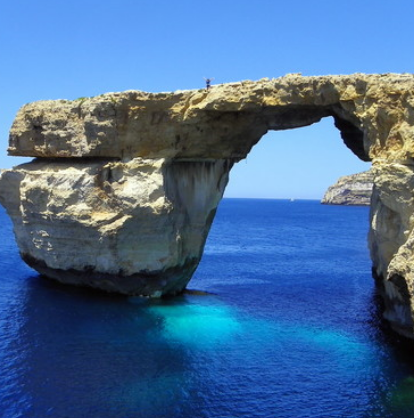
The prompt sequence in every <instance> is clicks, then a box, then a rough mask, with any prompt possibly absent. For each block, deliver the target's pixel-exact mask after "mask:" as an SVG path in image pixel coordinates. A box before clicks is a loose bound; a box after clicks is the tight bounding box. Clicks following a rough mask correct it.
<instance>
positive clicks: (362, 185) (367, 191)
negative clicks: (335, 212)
mask: <svg viewBox="0 0 414 418" xmlns="http://www.w3.org/2000/svg"><path fill="white" fill-rule="evenodd" d="M373 181H374V175H373V174H372V173H371V171H369V170H368V171H364V172H362V173H357V174H351V175H349V176H343V177H340V178H339V179H338V181H337V182H336V183H335V184H333V185H332V186H330V187H328V190H327V191H326V192H325V195H324V196H323V198H322V200H321V203H322V204H324V205H345V206H368V205H370V204H371V195H372V186H373Z"/></svg>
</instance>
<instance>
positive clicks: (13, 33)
mask: <svg viewBox="0 0 414 418" xmlns="http://www.w3.org/2000/svg"><path fill="white" fill-rule="evenodd" d="M413 16H414V2H412V0H393V1H392V2H391V1H386V0H383V1H380V0H376V1H371V0H365V1H364V0H347V1H346V2H336V1H327V0H317V1H316V0H301V1H299V0H290V1H287V0H284V1H279V0H254V1H253V0H249V1H247V0H210V1H207V2H201V1H198V0H191V1H190V0H175V1H174V0H116V1H107V0H71V1H64V0H36V1H33V0H13V1H11V0H7V1H6V0H0V57H1V58H2V60H1V67H0V167H2V168H9V167H12V166H13V165H17V164H20V163H22V162H24V161H27V159H23V158H17V157H8V156H7V142H8V132H9V129H10V126H11V124H12V122H13V119H14V117H15V115H16V112H17V111H18V109H19V108H20V107H21V106H22V105H23V104H25V103H28V102H32V101H37V100H45V99H47V100H49V99H76V98H79V97H87V96H95V95H99V94H102V93H106V92H115V91H124V90H131V89H134V90H143V91H149V92H160V91H175V90H182V89H198V88H200V87H204V79H203V78H204V77H208V78H213V77H214V81H213V84H221V83H227V82H234V81H240V80H247V79H248V80H258V79H260V78H263V77H269V78H276V77H280V76H283V75H285V74H287V73H297V72H300V73H302V75H309V76H310V75H328V74H352V73H355V72H364V73H389V72H397V73H401V72H412V69H413V68H414V54H413V53H412V52H413V40H414V25H413V23H412V22H413ZM368 168H369V164H367V163H363V162H361V161H360V160H358V158H357V157H356V156H354V155H353V154H352V153H351V152H350V151H349V150H348V149H347V148H346V147H345V146H344V145H343V143H342V140H341V138H340V135H339V131H338V130H337V129H336V128H335V127H334V126H333V122H332V120H330V119H328V118H327V119H324V120H322V121H321V122H320V123H318V124H315V125H312V126H310V127H306V128H300V129H295V130H289V131H279V132H270V133H268V134H267V135H265V136H264V137H263V138H262V139H261V140H260V142H259V143H258V144H257V145H256V146H255V147H254V148H253V150H252V152H251V153H250V154H249V155H248V157H247V159H246V160H243V161H241V162H239V163H238V164H236V166H235V167H234V168H233V170H232V172H231V175H230V182H229V185H228V187H227V190H226V194H225V196H227V197H259V198H304V199H319V198H321V197H322V195H323V193H324V192H325V190H326V188H327V187H328V186H329V185H330V184H332V183H333V182H335V181H336V180H337V178H338V177H339V176H341V175H346V174H353V173H356V172H359V171H363V170H366V169H368Z"/></svg>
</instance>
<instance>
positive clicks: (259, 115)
mask: <svg viewBox="0 0 414 418" xmlns="http://www.w3.org/2000/svg"><path fill="white" fill-rule="evenodd" d="M413 91H414V76H413V75H412V74H373V75H366V74H353V75H336V76H315V77H302V76H301V75H300V74H289V75H286V76H284V77H280V78H276V79H262V80H259V81H255V82H254V81H242V82H237V83H229V84H222V85H214V86H212V87H211V88H210V89H209V90H206V89H200V90H187V91H176V92H172V93H146V92H141V91H126V92H122V93H107V94H103V95H100V96H97V97H93V98H80V99H78V100H73V101H68V100H54V101H40V102H34V103H30V104H27V105H25V106H23V107H22V108H21V109H20V111H19V112H18V114H17V116H16V119H15V121H14V123H13V126H12V128H11V131H10V139H9V149H8V152H9V154H10V155H19V156H32V157H49V158H56V157H64V158H68V157H69V158H73V157H76V158H82V157H105V158H120V159H123V158H134V157H145V158H160V157H161V158H163V157H165V158H183V159H200V158H202V159H206V158H213V159H217V158H233V159H241V158H244V157H245V156H246V155H247V153H248V152H249V151H250V149H251V147H252V146H253V145H254V144H255V143H256V142H257V141H258V140H259V139H260V138H261V136H262V135H264V134H265V133H266V132H267V131H268V130H281V129H289V128H295V127H299V126H306V125H310V124H312V123H315V122H318V121H319V120H320V119H321V118H323V117H327V116H333V118H334V119H335V123H336V125H337V126H338V128H339V129H340V130H341V132H342V135H343V138H344V141H345V143H346V144H347V146H349V147H350V148H351V149H352V150H353V151H354V152H355V153H356V154H357V155H358V156H359V157H361V158H363V159H366V160H369V159H375V158H387V159H389V158H393V159H397V160H406V159H407V158H412V155H413V154H414V149H413V145H412V144H413V143H414V142H413V140H414V135H413V131H412V126H413V125H414V108H413V105H414V97H413ZM351 131H352V132H351Z"/></svg>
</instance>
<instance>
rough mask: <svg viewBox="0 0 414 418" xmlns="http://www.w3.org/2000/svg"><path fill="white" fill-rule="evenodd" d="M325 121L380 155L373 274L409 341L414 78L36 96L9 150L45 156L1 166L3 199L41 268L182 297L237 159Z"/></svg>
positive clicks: (63, 276) (26, 253)
mask: <svg viewBox="0 0 414 418" xmlns="http://www.w3.org/2000/svg"><path fill="white" fill-rule="evenodd" d="M324 117H332V118H333V120H334V123H335V125H336V126H337V128H338V129H339V130H340V132H341V136H342V138H343V141H344V143H345V145H346V146H347V147H348V148H350V149H351V151H352V152H353V153H354V154H355V155H356V156H358V157H359V158H361V159H363V160H364V161H372V165H373V173H374V189H373V198H372V205H371V230H370V238H369V242H370V248H371V256H372V261H373V272H374V276H375V277H376V279H377V283H378V286H379V288H380V289H381V290H382V293H383V296H384V300H385V302H386V317H387V318H388V319H389V320H390V322H391V324H392V326H393V327H394V329H396V330H397V331H398V332H400V333H402V334H404V335H407V336H410V337H412V336H413V335H414V332H413V319H412V318H413V312H414V305H413V294H414V284H413V283H414V271H413V268H412V266H413V262H414V236H413V232H412V231H413V226H414V197H413V186H414V172H413V167H414V160H413V157H414V128H413V126H414V77H413V75H412V74H383V75H365V74H354V75H349V76H348V75H340V76H321V77H302V76H300V75H299V74H291V75H287V76H285V77H280V78H277V79H272V80H269V79H264V80H259V81H257V82H252V81H245V82H239V83H232V84H224V85H219V86H213V87H212V88H211V89H209V90H193V91H179V92H175V93H157V94H152V93H144V92H139V91H127V92H123V93H108V94H104V95H102V96H98V97H95V98H90V99H81V100H75V101H66V100H58V101H43V102H37V103H31V104H28V105H26V106H24V107H23V108H22V109H21V110H20V111H19V113H18V115H17V117H16V120H15V122H14V124H13V126H12V128H11V132H10V141H9V154H11V155H20V156H32V157H37V161H35V162H33V163H30V164H26V165H22V166H19V167H16V168H14V169H12V170H5V171H3V172H2V174H1V178H0V201H1V203H2V204H3V205H4V206H5V207H6V209H7V211H8V213H9V214H10V216H11V217H12V219H13V222H14V228H15V234H16V238H17V242H18V244H19V248H20V251H21V253H22V256H23V257H24V259H25V260H26V261H27V262H28V263H29V264H30V265H31V266H33V267H34V268H36V269H37V270H38V271H39V272H41V273H43V274H45V275H47V276H49V277H53V278H56V279H58V280H61V281H64V282H70V283H77V284H85V285H89V286H93V287H97V288H101V289H105V290H109V291H116V292H122V293H127V294H145V295H161V294H167V293H176V292H180V291H181V290H182V289H183V288H184V287H185V286H186V284H187V282H188V280H190V278H191V275H192V273H193V271H194V269H195V268H196V266H197V264H198V262H199V259H200V257H201V254H202V250H203V246H204V243H205V238H206V235H207V233H208V229H209V227H210V224H211V222H212V219H213V217H214V213H215V209H216V207H217V204H218V202H219V200H220V198H221V196H222V194H223V190H224V187H225V185H226V182H227V179H228V173H229V170H230V168H231V166H232V165H233V163H235V162H237V161H239V160H240V159H243V158H245V157H246V155H247V154H248V153H249V151H250V149H251V148H252V147H253V146H254V144H256V143H257V141H259V140H260V138H261V137H262V136H263V135H264V134H265V133H266V132H267V131H268V130H283V129H291V128H296V127H300V126H306V125H310V124H312V123H315V122H318V121H319V120H320V119H322V118H324ZM298 152H300V150H298ZM350 274H352V272H350Z"/></svg>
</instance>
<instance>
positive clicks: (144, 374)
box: [0, 199, 414, 418]
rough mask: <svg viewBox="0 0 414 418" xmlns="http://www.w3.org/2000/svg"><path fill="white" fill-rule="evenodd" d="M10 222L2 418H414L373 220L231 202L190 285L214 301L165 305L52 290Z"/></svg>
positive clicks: (0, 308) (305, 206) (2, 314)
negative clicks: (373, 257) (382, 300)
mask: <svg viewBox="0 0 414 418" xmlns="http://www.w3.org/2000/svg"><path fill="white" fill-rule="evenodd" d="M0 216H1V217H2V225H3V231H4V235H3V237H4V239H3V242H2V247H1V252H2V257H1V258H0V272H1V276H2V292H1V293H0V333H1V338H0V382H1V388H0V411H1V413H0V416H1V417H4V418H15V417H28V418H38V417H56V418H61V417H62V418H63V417H73V418H77V417H103V418H105V417H108V418H109V417H111V418H112V417H114V418H115V417H117V418H118V417H119V418H121V417H122V418H126V417H146V418H147V417H148V418H153V417H217V418H218V417H240V416H246V417H280V418H294V417H298V418H304V417H319V418H322V417H326V418H328V417H344V418H345V417H361V418H371V417H381V418H409V417H414V367H413V366H414V363H413V362H412V360H411V354H410V353H409V352H408V351H407V350H406V349H404V347H403V346H402V345H401V344H400V343H399V341H398V340H395V339H393V338H392V337H390V336H389V334H388V333H387V332H386V329H384V328H383V325H382V321H381V319H380V315H379V312H378V303H377V302H378V300H377V296H376V294H375V289H374V284H373V280H372V279H371V274H370V261H369V256H368V251H367V248H366V234H367V225H368V209H367V208H363V207H332V206H322V205H320V204H319V203H318V202H313V201H296V202H288V201H277V200H273V201H272V200H244V199H225V200H224V201H223V202H222V204H221V205H220V209H219V211H218V214H217V217H216V220H215V223H214V226H213V229H212V232H211V235H210V237H209V240H208V243H207V245H206V250H205V256H204V258H203V260H202V263H201V264H200V267H199V269H198V271H197V273H196V275H195V277H194V279H193V280H192V282H191V283H190V288H193V289H197V290H203V291H205V292H207V294H206V295H199V294H187V295H183V296H180V297H177V298H172V299H165V300H149V299H141V298H134V297H131V298H125V297H111V296H109V295H105V294H96V293H93V292H89V291H85V290H82V289H76V288H71V287H66V286H60V285H56V284H54V283H52V282H49V281H47V280H44V279H41V278H39V277H38V276H37V275H36V274H35V273H34V272H33V271H31V270H30V269H28V268H27V267H26V266H25V265H24V264H23V263H22V262H21V261H20V259H19V256H18V254H17V250H16V247H15V245H14V242H13V239H12V232H11V229H10V224H9V223H8V222H7V219H6V218H5V214H4V213H3V212H1V215H0Z"/></svg>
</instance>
